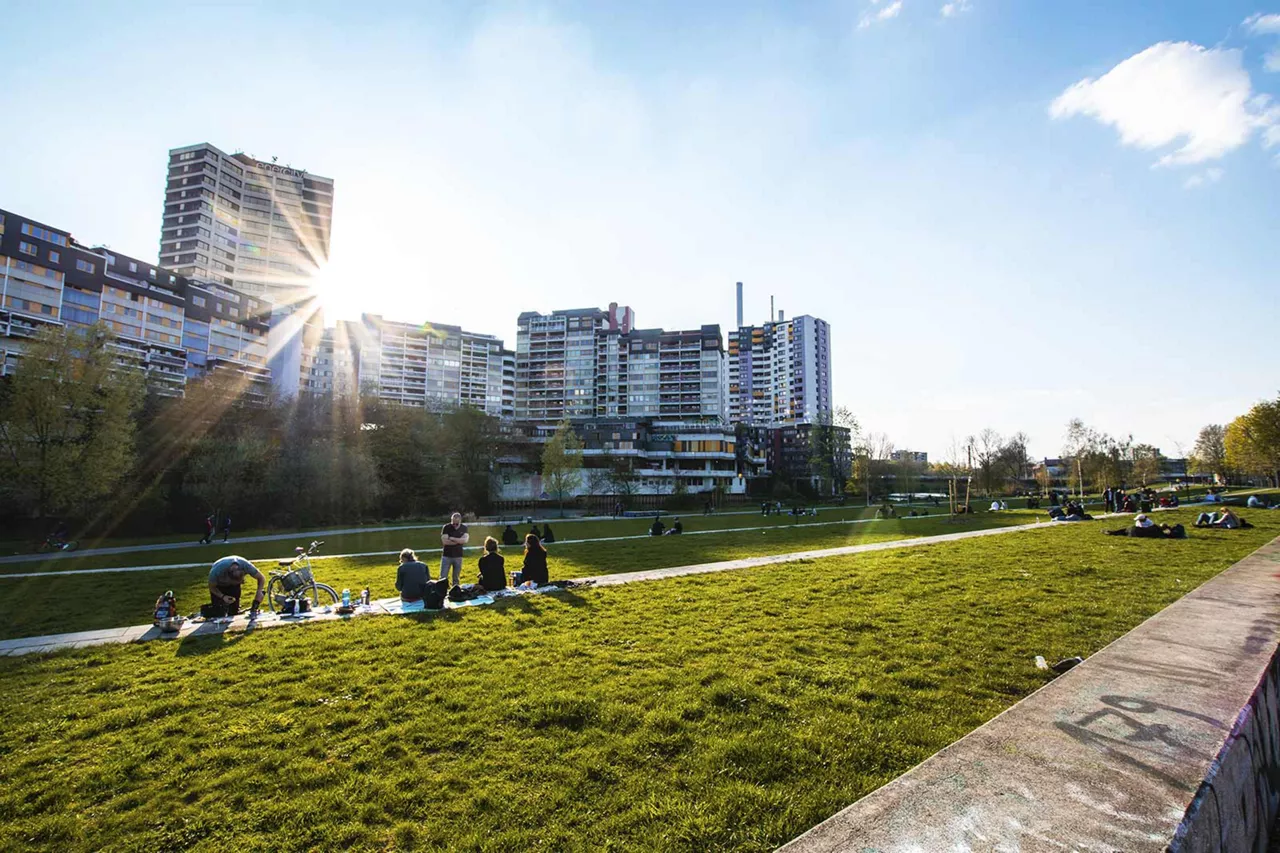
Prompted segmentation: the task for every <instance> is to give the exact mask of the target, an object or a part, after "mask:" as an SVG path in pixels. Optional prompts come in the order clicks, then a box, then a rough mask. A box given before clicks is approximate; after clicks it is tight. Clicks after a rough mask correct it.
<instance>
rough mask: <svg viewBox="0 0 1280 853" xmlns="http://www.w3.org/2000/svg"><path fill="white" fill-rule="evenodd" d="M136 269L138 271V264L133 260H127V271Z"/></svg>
mask: <svg viewBox="0 0 1280 853" xmlns="http://www.w3.org/2000/svg"><path fill="white" fill-rule="evenodd" d="M137 271H138V265H137V264H136V263H134V262H133V261H129V272H137Z"/></svg>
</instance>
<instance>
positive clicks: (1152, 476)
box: [1133, 444, 1164, 487]
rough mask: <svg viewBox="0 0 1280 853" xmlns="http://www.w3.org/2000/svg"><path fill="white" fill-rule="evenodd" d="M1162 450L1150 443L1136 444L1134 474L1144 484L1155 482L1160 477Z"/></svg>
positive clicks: (1134, 448) (1134, 449)
mask: <svg viewBox="0 0 1280 853" xmlns="http://www.w3.org/2000/svg"><path fill="white" fill-rule="evenodd" d="M1163 458H1164V457H1163V456H1161V455H1160V450H1159V448H1157V447H1153V446H1152V445H1150V444H1136V445H1134V447H1133V476H1134V479H1136V480H1137V481H1138V483H1139V484H1140V485H1142V486H1144V487H1145V486H1146V485H1147V484H1148V483H1152V482H1155V481H1156V480H1157V479H1159V477H1160V460H1161V459H1163Z"/></svg>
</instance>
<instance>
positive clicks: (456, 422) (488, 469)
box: [437, 406, 502, 512]
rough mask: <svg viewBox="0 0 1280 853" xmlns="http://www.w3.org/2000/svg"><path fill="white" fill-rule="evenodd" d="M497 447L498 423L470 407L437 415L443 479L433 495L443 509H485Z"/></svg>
mask: <svg viewBox="0 0 1280 853" xmlns="http://www.w3.org/2000/svg"><path fill="white" fill-rule="evenodd" d="M501 445H502V435H501V433H500V431H499V427H498V419H497V418H495V417H493V416H492V415H488V414H485V413H484V412H482V411H481V410H479V409H476V408H473V407H471V406H458V407H456V408H453V409H449V410H447V411H445V412H443V413H441V414H440V415H439V444H438V447H439V452H440V460H441V463H442V468H443V476H442V477H441V478H440V481H439V485H438V489H437V492H438V495H439V497H440V499H441V500H442V501H443V503H444V505H446V506H450V507H457V508H459V509H462V510H470V511H472V512H484V511H485V510H486V509H488V506H489V494H490V492H491V491H492V488H491V487H492V485H493V470H492V467H493V459H494V457H496V456H498V449H499V448H500V447H501Z"/></svg>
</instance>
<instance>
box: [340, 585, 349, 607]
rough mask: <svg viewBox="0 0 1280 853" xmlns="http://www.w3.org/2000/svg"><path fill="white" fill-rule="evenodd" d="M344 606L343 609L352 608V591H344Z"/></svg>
mask: <svg viewBox="0 0 1280 853" xmlns="http://www.w3.org/2000/svg"><path fill="white" fill-rule="evenodd" d="M342 606H343V607H350V606H351V590H349V589H344V590H343V591H342Z"/></svg>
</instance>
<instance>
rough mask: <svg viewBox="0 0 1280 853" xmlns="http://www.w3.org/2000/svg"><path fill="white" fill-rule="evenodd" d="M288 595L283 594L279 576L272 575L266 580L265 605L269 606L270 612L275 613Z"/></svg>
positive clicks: (282, 585)
mask: <svg viewBox="0 0 1280 853" xmlns="http://www.w3.org/2000/svg"><path fill="white" fill-rule="evenodd" d="M287 598H288V596H287V595H285V594H284V584H282V583H281V582H280V578H278V577H273V578H272V579H271V580H269V581H267V606H268V607H270V608H271V612H272V613H275V612H277V611H278V610H279V609H280V605H283V604H284V602H285V599H287Z"/></svg>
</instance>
